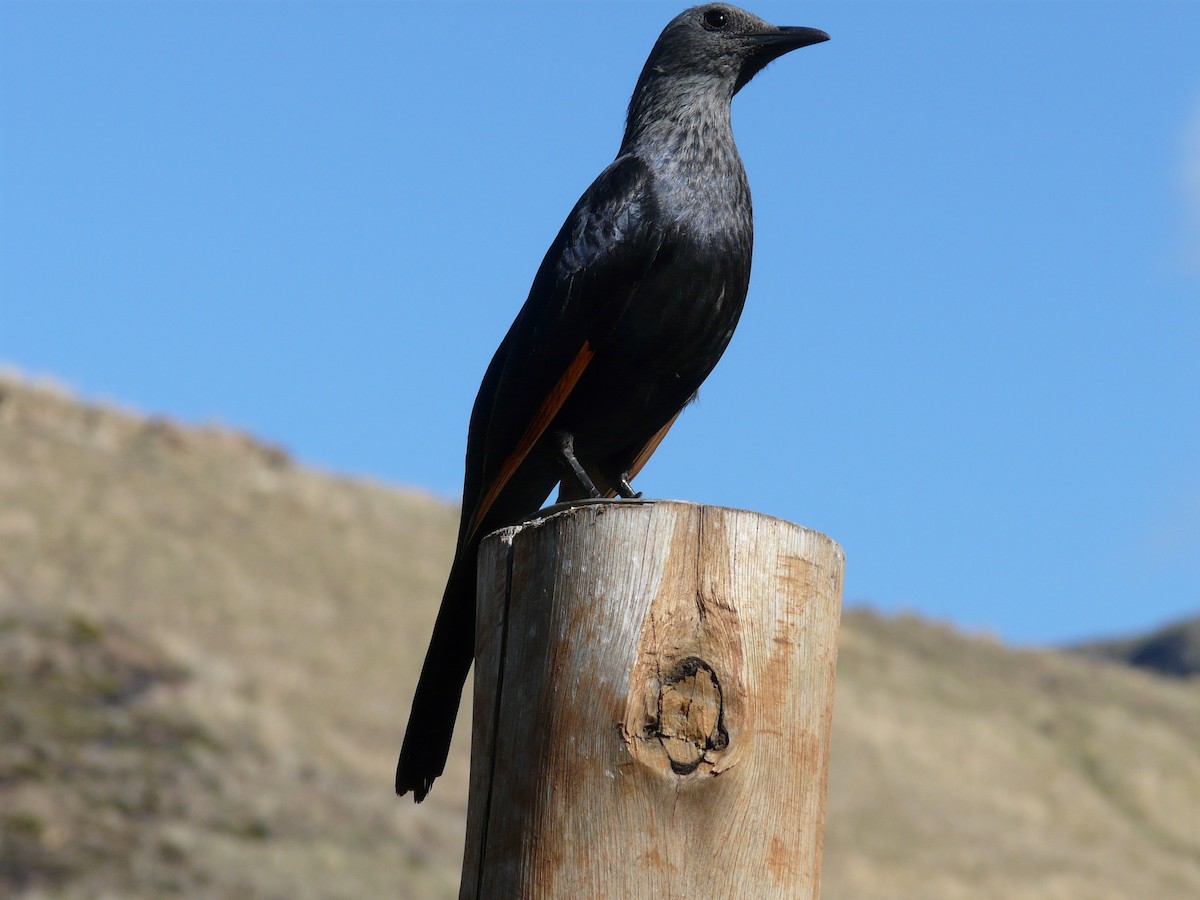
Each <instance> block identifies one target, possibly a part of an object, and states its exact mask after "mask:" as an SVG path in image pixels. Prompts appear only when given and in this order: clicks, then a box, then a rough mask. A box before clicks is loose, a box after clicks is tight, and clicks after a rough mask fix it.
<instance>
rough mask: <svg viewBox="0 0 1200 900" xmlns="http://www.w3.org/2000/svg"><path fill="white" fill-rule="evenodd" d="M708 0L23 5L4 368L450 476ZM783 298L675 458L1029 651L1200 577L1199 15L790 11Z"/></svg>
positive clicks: (1115, 9)
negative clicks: (584, 200)
mask: <svg viewBox="0 0 1200 900" xmlns="http://www.w3.org/2000/svg"><path fill="white" fill-rule="evenodd" d="M680 8H682V4H663V3H657V2H644V3H619V2H606V3H603V4H600V3H588V2H572V3H557V4H556V3H549V2H545V3H488V4H475V3H422V4H416V3H399V2H398V3H383V2H374V3H303V4H300V3H235V2H221V3H210V4H201V3H169V4H167V3H161V4H155V3H87V4H67V3H49V4H43V3H32V2H12V0H6V2H3V3H0V26H2V27H0V361H2V362H3V363H6V364H8V365H10V366H14V367H16V368H18V369H20V370H22V371H24V372H26V373H30V374H34V375H49V376H53V377H55V378H57V379H59V380H60V381H63V382H65V383H66V384H68V385H70V386H71V387H73V388H74V389H75V390H76V391H78V392H79V393H80V394H82V395H84V396H86V397H90V398H100V399H109V400H115V401H118V402H120V403H122V404H125V405H128V406H132V407H134V408H137V409H141V410H144V411H147V412H157V413H166V414H170V415H172V416H176V417H178V418H181V419H184V420H188V421H200V420H217V421H221V422H224V423H227V424H230V425H234V426H237V427H240V428H245V429H248V430H251V431H254V432H255V433H257V434H259V435H261V436H263V437H264V438H266V439H268V440H271V441H274V442H278V443H280V444H282V445H284V446H286V447H288V448H289V449H291V450H292V452H293V453H294V454H295V455H296V456H297V457H298V458H299V459H301V460H303V461H305V462H309V463H312V464H316V465H319V466H322V467H325V468H328V469H332V470H336V471H339V472H345V473H351V474H359V475H366V476H370V477H374V478H379V479H384V480H387V481H390V482H395V483H401V484H410V485H418V486H423V487H426V488H429V489H431V490H433V491H435V492H437V493H439V494H442V495H444V496H446V497H448V498H453V497H454V496H455V495H456V494H457V493H458V491H459V489H460V485H461V478H462V472H461V465H462V449H463V445H464V438H465V432H466V421H467V416H468V413H469V410H470V405H471V402H472V400H473V398H474V393H475V390H476V388H477V386H478V383H479V378H480V376H481V375H482V372H483V369H484V367H485V366H486V364H487V361H488V359H489V358H490V356H491V353H492V351H493V349H494V348H495V346H496V344H497V343H498V341H499V339H500V337H501V336H502V335H503V333H504V331H505V329H506V328H507V326H508V323H509V322H510V321H511V319H512V317H513V315H514V314H515V312H516V311H517V309H518V308H519V306H520V304H521V302H522V301H523V300H524V297H525V294H526V292H527V290H528V287H529V282H530V280H531V278H532V276H533V273H534V271H535V269H536V267H537V264H538V263H539V262H540V260H541V257H542V254H543V253H544V252H545V248H546V246H547V245H548V244H549V241H550V239H551V238H552V237H553V235H554V233H555V232H556V231H557V229H558V227H559V225H560V224H561V222H562V219H563V216H564V215H565V214H566V212H567V211H568V209H569V208H570V206H571V204H572V203H573V202H574V201H575V199H576V198H577V197H578V195H579V193H580V192H581V191H582V190H583V189H584V188H586V186H587V185H588V184H589V183H590V181H591V179H592V178H593V177H594V176H595V174H596V173H597V172H599V171H600V169H601V168H603V166H604V165H606V164H607V162H608V161H609V160H610V159H611V158H612V156H613V155H614V153H615V151H616V148H617V144H618V142H619V139H620V134H621V126H622V115H623V112H624V107H625V104H626V103H627V101H628V96H629V92H630V90H631V89H632V87H633V83H634V81H635V79H636V77H637V74H638V71H639V70H640V67H641V64H642V61H643V60H644V58H645V55H646V53H647V51H648V50H649V48H650V46H651V44H652V43H653V41H654V39H655V37H656V36H657V34H658V31H659V30H660V29H661V27H662V25H663V24H664V23H665V22H666V21H667V20H668V19H669V18H671V16H673V15H674V14H675V13H676V12H677V11H678V10H679V9H680ZM751 8H752V9H753V10H754V11H755V12H757V13H759V14H760V15H762V16H764V17H766V18H768V19H771V20H773V21H776V22H778V23H781V24H796V25H812V26H816V27H820V28H824V29H825V30H827V31H829V32H830V34H831V35H832V37H833V40H832V41H830V42H829V43H827V44H822V45H820V46H817V47H811V48H806V49H803V50H800V51H797V52H796V53H793V54H791V55H790V56H787V57H785V58H784V59H782V60H780V61H779V62H777V63H775V64H773V65H772V66H771V67H769V68H768V69H767V71H765V72H764V73H763V74H761V75H760V76H759V77H758V78H756V79H755V81H754V82H753V83H752V84H751V85H750V86H749V87H748V88H747V89H746V90H745V91H743V92H742V94H740V95H739V96H738V97H737V98H736V100H735V104H734V127H735V131H736V132H737V136H738V142H739V146H740V149H741V151H742V156H743V158H744V160H745V163H746V168H747V171H748V173H749V177H750V182H751V187H752V189H753V191H754V199H755V213H756V228H757V245H756V251H755V262H754V274H753V280H752V284H751V289H750V298H749V301H748V305H747V310H746V314H745V316H744V317H743V319H742V324H741V325H740V327H739V331H738V333H737V335H736V336H735V338H734V342H733V344H732V346H731V347H730V349H729V351H728V353H727V354H726V356H725V358H724V359H723V361H722V362H721V364H720V365H719V366H718V368H717V370H716V372H715V373H714V374H713V376H712V377H710V379H709V381H708V382H707V384H706V385H705V387H704V389H703V391H702V394H701V400H700V403H699V404H698V405H696V406H695V407H693V408H691V409H690V410H689V411H688V412H687V414H686V415H685V416H684V418H683V419H682V420H681V421H680V423H679V424H678V425H677V426H676V428H675V429H674V431H673V432H672V434H671V437H670V439H669V440H668V441H667V442H666V444H664V446H663V447H662V449H661V450H660V451H659V453H658V455H657V456H656V457H655V458H654V460H653V461H652V463H651V464H650V466H648V467H647V469H646V470H645V471H644V472H643V474H642V475H641V477H640V478H639V480H638V487H640V488H641V489H642V490H644V491H646V493H647V494H649V495H652V496H667V497H679V498H686V499H692V500H696V501H702V502H708V503H718V504H725V505H731V506H740V507H746V508H750V509H756V510H760V511H763V512H767V513H771V514H774V515H779V516H782V517H784V518H788V519H791V520H793V521H798V522H801V523H803V524H806V525H809V526H811V527H813V528H817V529H819V530H821V531H824V532H826V533H828V534H830V535H832V536H833V537H835V538H836V539H837V540H839V541H840V542H841V543H842V544H843V546H844V547H845V548H846V551H847V554H848V559H849V562H848V574H847V583H846V593H847V600H849V601H858V602H870V603H872V604H874V605H876V606H878V607H881V608H883V609H887V610H897V609H911V610H914V611H917V612H919V613H921V614H923V615H927V616H931V617H935V618H939V619H947V620H951V621H953V622H956V623H958V624H959V625H961V626H963V627H965V628H969V629H986V630H989V631H993V632H995V633H997V634H999V635H1001V636H1002V637H1004V638H1006V639H1009V640H1013V641H1019V642H1044V641H1060V640H1069V639H1076V638H1082V637H1088V636H1093V635H1104V634H1115V633H1121V632H1125V631H1130V630H1137V629H1142V628H1146V627H1150V626H1153V625H1156V624H1158V623H1161V622H1164V621H1167V620H1169V619H1172V618H1175V617H1179V616H1183V615H1186V614H1192V613H1195V612H1196V611H1197V609H1198V608H1200V467H1198V462H1200V401H1198V400H1197V397H1198V396H1200V53H1198V52H1197V50H1196V48H1197V46H1200V4H1198V3H1194V2H1180V3H1166V2H1096V3H1088V2H1046V3H1041V2H1008V3H985V2H967V0H964V2H924V3H914V2H902V0H894V2H886V3H868V2H840V3H777V2H770V3H758V4H756V5H754V6H752V7H751Z"/></svg>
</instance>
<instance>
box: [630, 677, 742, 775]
mask: <svg viewBox="0 0 1200 900" xmlns="http://www.w3.org/2000/svg"><path fill="white" fill-rule="evenodd" d="M648 731H650V732H651V735H652V736H653V737H657V738H658V740H659V742H660V743H661V744H662V747H663V749H664V750H665V751H666V752H667V759H668V760H669V761H670V763H671V770H672V771H673V772H674V773H675V774H676V775H688V774H690V773H692V772H694V771H696V769H697V768H699V766H700V764H701V763H702V762H706V761H708V762H711V760H709V759H708V754H709V753H710V752H717V751H720V750H724V749H725V748H726V747H728V746H729V733H728V732H727V731H726V730H725V703H724V698H723V697H722V694H721V682H720V680H719V679H718V678H717V673H716V672H714V671H713V668H712V666H710V665H709V664H708V663H706V662H705V661H704V660H702V659H700V658H699V657H698V656H689V657H687V658H686V659H681V660H679V662H677V663H675V665H674V666H672V667H671V669H670V670H669V671H668V672H665V673H664V674H663V675H662V677H661V679H660V681H659V688H658V719H657V721H655V722H651V723H650V726H649V728H648Z"/></svg>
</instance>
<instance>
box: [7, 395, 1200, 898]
mask: <svg viewBox="0 0 1200 900" xmlns="http://www.w3.org/2000/svg"><path fill="white" fill-rule="evenodd" d="M453 526H454V511H453V510H452V509H450V508H448V507H447V506H446V505H445V504H443V503H440V502H438V501H436V500H435V499H433V498H429V497H426V496H423V495H421V494H419V493H415V492H405V491H399V490H395V489H392V488H388V487H384V486H381V485H377V484H370V483H367V482H363V481H351V480H346V479H341V478H335V477H332V476H329V475H325V474H320V473H317V472H313V471H311V470H307V469H304V468H302V467H299V466H296V465H294V464H292V463H291V462H290V461H289V460H288V459H287V456H286V454H284V453H282V452H281V451H279V450H277V449H274V448H271V447H268V446H264V445H263V444H261V443H259V442H257V441H255V440H253V439H250V438H248V437H246V436H244V435H240V434H237V433H234V432H231V431H228V430H225V429H218V428H199V429H197V428H184V427H180V426H177V425H175V424H172V423H170V422H168V421H164V420H155V419H150V420H147V419H143V418H140V417H138V416H134V415H130V414H126V413H121V412H118V411H114V410H111V409H106V408H99V407H95V406H88V405H84V404H81V403H78V402H77V401H74V400H72V399H70V398H69V397H66V396H64V395H62V394H61V393H57V392H54V391H51V390H47V389H44V388H35V387H31V386H29V385H27V384H24V383H21V382H19V381H17V380H15V379H8V380H4V381H0V896H8V895H16V896H21V895H26V896H41V897H97V896H112V897H160V896H171V895H180V896H187V897H247V898H257V897H288V898H292V897H295V898H305V897H311V898H339V897H346V898H362V897H415V898H426V897H448V896H453V895H454V894H455V885H456V883H457V867H458V862H459V860H458V857H459V854H460V852H461V841H462V827H463V816H464V813H465V772H466V755H465V742H463V741H462V740H461V738H463V737H464V736H465V735H463V734H460V735H459V738H460V741H459V744H458V745H457V746H456V749H455V752H454V754H453V756H452V760H451V766H450V769H449V771H448V774H447V777H446V778H445V779H444V780H443V781H442V782H439V784H438V786H437V787H436V788H435V790H434V792H433V794H432V795H431V796H430V799H429V800H428V801H427V802H426V803H425V804H423V805H422V806H421V807H414V806H413V805H412V804H411V803H409V802H407V800H406V801H403V802H401V801H399V800H397V799H395V798H394V797H393V796H392V795H391V784H390V782H391V776H392V766H393V764H394V761H395V752H396V749H397V747H398V744H399V738H400V735H401V731H402V728H403V725H404V716H405V713H406V704H407V701H408V697H409V693H410V691H411V689H412V685H413V683H414V680H415V676H416V672H417V669H418V667H419V664H420V659H421V654H422V653H423V651H424V642H425V638H426V636H427V633H428V629H429V627H430V625H431V623H432V618H433V615H434V612H435V607H436V602H437V596H438V593H439V590H440V587H441V584H440V582H441V579H442V577H443V574H444V569H445V566H446V564H447V562H448V555H449V550H450V544H451V540H452V534H453ZM850 549H851V555H852V551H853V548H850ZM835 721H836V725H835V735H834V766H833V773H832V781H831V790H830V806H829V820H828V832H827V841H826V866H825V884H826V888H825V891H824V896H825V897H827V898H835V900H836V898H853V900H859V898H891V897H895V898H941V897H946V898H949V897H964V898H965V897H970V898H978V897H983V898H990V897H995V898H1019V897H1039V898H1041V897H1045V898H1053V897H1062V898H1078V897H1088V898H1104V897H1113V898H1118V897H1120V898H1146V897H1155V898H1172V897H1179V898H1185V897H1196V896H1200V683H1198V682H1197V681H1196V680H1191V681H1188V680H1183V681H1178V680H1175V681H1167V680H1159V679H1156V678H1154V677H1153V676H1150V675H1147V674H1143V673H1139V672H1135V671H1130V670H1126V669H1124V668H1121V667H1117V666H1110V665H1105V664H1102V663H1096V662H1091V661H1088V660H1086V659H1078V658H1072V657H1068V656H1066V655H1062V654H1055V653H1021V652H1016V651H1014V650H1011V649H1008V648H1005V647H1003V646H1000V645H998V644H995V643H993V642H988V641H983V640H976V639H971V638H967V637H964V636H962V635H960V634H957V633H955V632H953V631H951V630H949V629H944V628H939V627H935V626H932V625H929V624H926V623H922V622H920V621H917V620H910V619H900V620H886V619H881V618H878V617H875V616H872V615H870V614H865V613H858V614H852V615H849V616H847V619H846V623H845V627H844V629H843V644H842V660H841V665H840V668H839V682H838V698H837V706H836V713H835Z"/></svg>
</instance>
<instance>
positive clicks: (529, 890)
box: [459, 501, 844, 900]
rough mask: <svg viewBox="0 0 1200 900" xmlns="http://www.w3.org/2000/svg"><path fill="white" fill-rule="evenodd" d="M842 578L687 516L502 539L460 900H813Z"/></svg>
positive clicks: (760, 530)
mask: <svg viewBox="0 0 1200 900" xmlns="http://www.w3.org/2000/svg"><path fill="white" fill-rule="evenodd" d="M843 566H844V556H843V554H842V550H841V548H840V547H839V546H838V545H837V544H836V543H834V542H833V541H832V540H830V539H829V538H828V537H825V536H824V535H822V534H819V533H817V532H814V531H810V530H808V529H806V528H802V527H800V526H799V525H793V524H792V523H790V522H784V521H782V520H780V519H774V518H770V517H768V516H764V515H761V514H758V513H752V512H745V511H743V510H736V509H724V508H719V507H711V506H697V505H695V504H690V503H680V502H675V501H600V502H592V503H583V504H574V505H570V506H566V507H565V508H562V509H560V510H559V511H557V512H555V511H548V512H547V513H546V514H545V515H544V516H543V517H541V518H537V519H534V520H532V521H530V522H527V523H525V524H522V525H517V526H514V527H511V528H505V529H503V530H501V531H497V532H495V533H494V534H492V535H490V536H489V537H488V538H487V539H486V540H485V541H484V543H483V547H482V549H481V551H480V574H479V594H478V599H479V617H478V630H477V643H476V660H475V709H474V734H473V738H472V753H471V797H470V809H469V814H468V824H467V847H466V854H465V858H464V862H463V879H462V889H461V892H460V894H459V896H460V898H498V900H510V898H547V900H548V898H562V897H570V898H605V897H614V898H615V897H621V898H625V897H629V898H641V897H655V898H664V900H665V898H670V897H772V898H774V897H817V896H818V894H819V891H820V872H821V842H822V825H823V818H824V810H825V781H826V773H827V771H828V760H829V731H830V724H831V718H832V711H833V680H834V666H835V663H836V659H837V630H838V621H839V613H840V607H841V595H842V571H843Z"/></svg>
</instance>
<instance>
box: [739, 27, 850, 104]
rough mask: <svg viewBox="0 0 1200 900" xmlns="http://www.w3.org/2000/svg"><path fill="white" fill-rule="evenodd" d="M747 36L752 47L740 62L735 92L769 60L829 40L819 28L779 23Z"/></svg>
mask: <svg viewBox="0 0 1200 900" xmlns="http://www.w3.org/2000/svg"><path fill="white" fill-rule="evenodd" d="M748 37H749V38H750V40H751V41H752V49H751V51H750V53H749V54H748V55H747V56H746V59H745V61H744V62H743V63H742V72H741V75H740V76H739V77H738V80H737V84H735V85H734V88H733V92H734V93H735V94H736V93H737V92H738V91H740V90H741V89H742V88H743V87H745V85H746V82H748V81H749V80H750V79H751V78H753V77H754V76H755V75H756V74H757V73H758V72H761V71H762V68H763V66H765V65H766V64H767V63H769V62H770V61H771V60H773V59H778V58H779V57H781V56H783V54H785V53H788V52H790V51H792V50H799V49H800V48H801V47H808V46H809V45H811V44H820V43H822V42H823V41H827V40H829V35H828V34H826V33H825V32H824V31H822V30H821V29H820V28H804V27H802V26H799V25H780V26H778V27H775V28H772V29H771V30H770V31H760V32H758V33H757V34H751V35H748Z"/></svg>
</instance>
